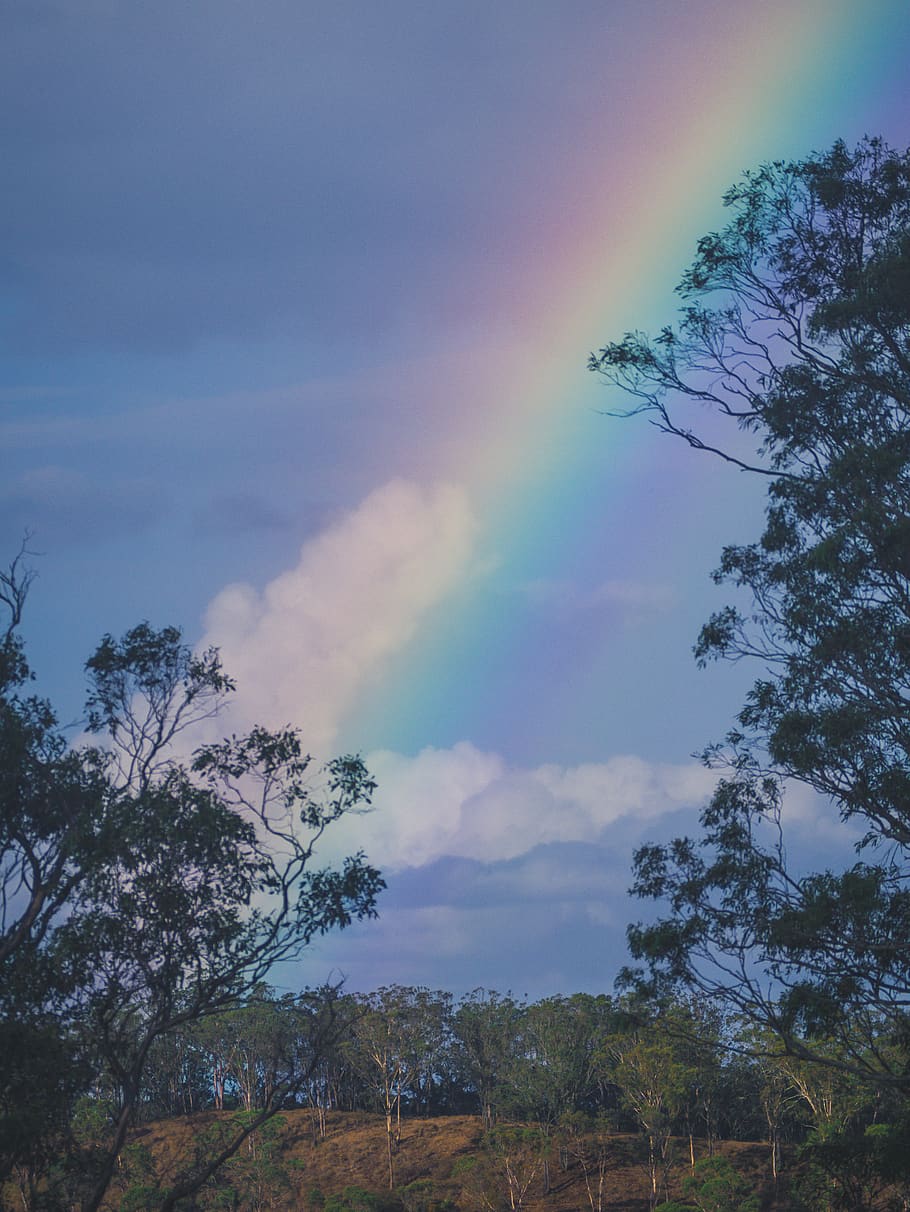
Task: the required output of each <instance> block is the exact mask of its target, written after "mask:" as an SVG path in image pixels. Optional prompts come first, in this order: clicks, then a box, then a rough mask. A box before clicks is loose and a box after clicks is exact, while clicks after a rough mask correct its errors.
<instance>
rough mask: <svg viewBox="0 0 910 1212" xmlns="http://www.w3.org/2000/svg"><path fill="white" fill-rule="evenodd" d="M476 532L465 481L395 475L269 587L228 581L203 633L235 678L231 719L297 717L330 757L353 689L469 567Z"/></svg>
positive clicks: (269, 721)
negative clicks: (435, 482)
mask: <svg viewBox="0 0 910 1212" xmlns="http://www.w3.org/2000/svg"><path fill="white" fill-rule="evenodd" d="M476 531H477V524H476V521H475V519H474V517H473V514H472V511H471V507H470V504H469V502H468V499H467V496H466V494H465V493H464V492H463V491H462V490H461V489H460V488H457V487H455V486H453V485H439V486H436V487H433V488H422V487H420V486H418V485H416V484H413V483H409V482H406V481H403V480H395V481H392V482H390V483H388V484H385V485H384V486H383V487H381V488H378V489H377V490H376V491H375V492H373V493H371V494H370V495H369V496H368V497H367V498H366V499H365V500H364V501H363V502H362V503H361V504H360V505H359V506H358V507H357V508H356V509H353V510H351V511H350V512H349V513H346V514H345V515H344V516H342V517H341V518H340V519H339V520H338V521H336V522H335V523H334V524H333V525H330V526H329V527H328V528H327V529H326V530H324V531H323V532H322V533H320V534H318V535H316V536H315V537H314V538H312V539H310V540H309V541H308V542H306V543H304V545H303V547H302V548H301V551H300V557H299V559H298V562H297V565H296V567H294V568H292V569H290V570H289V571H288V572H285V573H282V575H281V576H278V577H276V578H275V579H274V580H273V581H271V582H270V583H269V584H268V585H266V587H265V589H263V590H262V592H258V591H257V590H256V589H254V588H253V587H252V586H250V585H247V584H242V583H238V584H234V585H228V586H227V587H226V588H225V589H223V590H222V591H221V592H220V593H219V594H218V596H217V597H216V598H215V599H214V600H213V601H212V603H211V605H210V606H209V609H208V611H207V613H206V620H205V625H206V632H205V636H204V638H203V641H202V643H203V646H207V645H209V644H215V645H217V646H218V647H219V648H220V649H221V652H222V656H223V658H224V663H225V667H226V668H227V669H228V670H230V672H231V674H232V676H233V677H235V678H236V680H237V684H238V691H239V693H238V695H237V702H236V703H235V704H234V705H232V708H231V716H230V722H231V725H232V726H233V727H242V726H244V725H245V724H249V723H252V722H254V721H255V722H257V723H262V724H266V725H268V726H271V727H281V726H283V725H285V724H288V723H293V724H294V726H295V727H298V728H300V730H301V732H302V734H303V737H304V740H305V743H306V745H307V747H308V748H309V749H310V750H311V751H312V752H313V753H314V754H318V755H319V756H320V757H323V758H325V757H328V756H330V755H331V753H332V748H333V745H334V742H335V737H336V735H337V732H338V728H339V726H340V724H341V722H342V721H343V719H344V717H345V715H346V713H347V712H348V711H349V710H350V708H351V707H352V706H353V705H354V704H355V701H356V699H357V696H358V694H359V693H360V692H362V691H363V690H364V689H365V687H366V686H367V685H368V684H369V683H370V682H371V681H372V680H373V679H375V678H376V677H377V676H378V675H379V673H380V672H381V670H382V668H383V665H384V663H385V662H386V661H387V659H388V658H389V657H390V656H391V655H392V654H393V653H395V652H397V651H399V650H400V649H401V648H402V647H403V646H404V645H405V644H407V642H408V641H409V640H410V639H411V638H412V636H413V635H414V634H415V632H416V630H417V628H418V627H419V625H420V623H421V621H422V620H423V619H424V617H425V616H426V615H427V613H428V612H429V611H430V610H432V608H433V607H435V606H437V605H438V604H439V603H441V602H442V601H443V600H444V599H445V597H446V595H447V594H448V593H449V592H450V591H451V590H452V589H453V588H454V587H455V586H456V585H458V584H460V583H461V582H462V580H463V578H464V577H465V576H467V575H470V571H471V567H472V554H473V549H474V540H475V535H476Z"/></svg>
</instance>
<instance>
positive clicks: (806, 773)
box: [591, 139, 910, 1091]
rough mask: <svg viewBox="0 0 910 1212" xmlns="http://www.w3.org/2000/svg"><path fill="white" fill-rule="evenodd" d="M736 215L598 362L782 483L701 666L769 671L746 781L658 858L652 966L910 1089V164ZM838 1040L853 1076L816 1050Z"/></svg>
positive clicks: (723, 749)
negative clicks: (805, 865)
mask: <svg viewBox="0 0 910 1212" xmlns="http://www.w3.org/2000/svg"><path fill="white" fill-rule="evenodd" d="M725 202H726V204H727V206H728V208H729V210H730V212H731V218H730V221H729V223H728V224H727V226H726V227H725V228H724V229H723V230H722V231H720V232H718V233H712V234H710V235H707V236H705V237H704V238H703V239H702V240H700V241H699V244H698V249H697V254H696V257H695V260H694V262H693V264H692V267H691V268H690V269H689V271H688V272H687V273H686V274H685V276H684V278H683V280H682V283H681V285H680V288H679V290H680V293H681V296H682V299H683V307H682V310H681V318H680V322H679V324H678V325H677V326H675V327H669V326H668V327H666V328H664V329H663V330H662V331H661V332H660V333H659V334H658V335H657V336H656V337H655V338H654V339H653V340H652V339H649V338H647V337H646V336H644V335H642V334H641V333H628V334H626V336H625V337H624V338H623V339H622V340H621V341H618V342H614V343H610V344H607V345H605V346H604V348H603V349H602V350H600V352H599V353H597V354H596V355H593V356H592V359H591V365H592V367H593V368H594V369H595V370H597V371H599V372H600V373H602V374H603V375H604V376H605V377H606V378H607V379H608V380H609V381H610V382H611V383H612V384H614V385H618V386H619V387H620V388H622V389H624V390H625V392H627V393H631V396H632V397H633V403H632V406H631V408H628V409H626V410H624V411H625V412H626V414H628V413H630V412H631V413H639V414H642V415H644V416H645V417H646V418H647V419H648V420H650V421H651V422H652V423H653V424H655V425H656V426H657V427H658V429H661V430H664V431H666V432H669V433H671V434H675V435H677V436H679V437H681V438H682V439H683V440H684V441H686V442H687V443H688V444H689V445H690V446H691V447H693V448H695V449H697V450H707V451H713V452H714V453H715V454H718V455H720V456H721V457H722V458H724V459H725V460H727V461H728V462H730V463H732V464H734V465H736V466H739V467H741V468H744V469H746V470H748V471H750V472H754V473H755V474H757V475H760V476H762V477H764V479H765V481H766V484H767V512H766V524H765V528H764V531H763V533H762V534H761V536H760V538H759V539H758V540H757V541H756V542H754V543H750V544H746V545H742V546H730V547H727V548H726V549H725V550H724V552H723V555H722V557H721V562H720V567H719V569H718V571H717V573H716V574H715V578H716V580H717V581H718V582H721V583H727V584H730V585H732V586H734V587H735V589H737V590H738V591H741V595H746V596H747V597H751V607H747V608H744V609H740V608H738V607H734V606H729V607H727V608H724V609H722V610H720V611H718V612H717V613H716V614H715V615H714V616H713V617H712V618H711V619H710V620H709V622H708V623H707V624H706V625H705V627H704V628H703V630H702V632H701V635H700V637H699V640H698V643H697V645H696V656H697V658H698V660H699V662H700V663H704V662H706V661H708V660H710V659H713V658H726V659H730V660H739V659H747V660H753V661H755V662H756V663H757V665H758V667H759V670H760V672H759V674H758V677H757V680H756V681H755V683H754V685H753V687H752V689H751V690H750V692H749V693H748V696H747V699H746V702H745V705H744V706H743V708H742V710H741V711H740V713H739V715H738V717H737V721H736V724H735V726H734V727H733V728H732V730H731V731H730V733H729V734H728V736H727V738H726V742H725V743H724V744H723V745H720V746H711V747H709V748H708V750H707V751H706V754H705V757H706V760H707V761H708V762H709V763H711V764H716V765H719V766H720V767H721V769H722V770H723V772H724V777H722V778H721V780H720V782H719V784H718V788H717V791H716V793H715V794H714V796H713V798H712V799H711V801H710V803H709V805H708V807H707V808H706V809H705V811H704V813H703V814H702V820H701V823H702V833H701V836H699V837H695V838H692V837H683V838H678V839H676V840H675V841H673V842H671V843H670V844H668V845H650V846H645V847H644V848H642V849H641V850H640V851H639V853H638V854H637V856H636V874H635V891H636V892H637V893H638V895H639V896H642V897H645V898H649V899H656V900H659V901H661V902H663V903H664V904H665V905H666V906H667V909H668V911H667V912H666V913H665V914H664V915H663V916H662V918H661V919H660V920H659V921H657V922H656V923H653V924H650V925H638V926H635V927H633V928H632V929H631V930H630V944H631V948H632V951H633V955H634V956H635V957H636V958H637V959H639V960H641V961H644V963H645V965H646V967H647V970H648V972H649V974H650V977H651V978H652V980H654V981H656V982H657V984H658V985H664V986H666V985H669V986H670V987H674V988H677V987H679V986H682V987H684V988H687V989H689V990H692V991H695V992H697V993H699V994H700V995H704V994H709V995H711V996H716V997H719V998H721V999H723V1000H724V1002H725V1003H726V1004H727V1005H728V1006H730V1007H732V1008H733V1009H734V1010H736V1011H738V1012H740V1013H742V1014H744V1015H746V1016H747V1017H748V1018H750V1019H752V1020H753V1021H755V1022H757V1023H760V1024H765V1025H767V1026H769V1027H770V1028H771V1029H772V1030H773V1031H774V1033H775V1036H776V1039H777V1040H778V1041H779V1042H778V1046H779V1047H781V1048H782V1049H783V1050H784V1051H786V1052H790V1053H792V1054H794V1055H796V1056H798V1057H802V1058H804V1059H811V1058H815V1059H816V1060H819V1061H822V1062H826V1063H829V1064H834V1065H840V1066H844V1065H846V1066H848V1067H850V1068H852V1069H854V1070H855V1071H857V1072H860V1073H866V1074H868V1075H870V1076H872V1077H873V1078H875V1079H876V1080H878V1081H880V1082H885V1083H893V1084H895V1085H896V1086H898V1087H900V1088H901V1089H903V1090H905V1091H907V1090H910V1079H908V1072H910V1070H908V1067H907V1065H906V1050H905V1049H904V1050H903V1053H902V1054H898V1053H895V1051H893V1050H891V1049H889V1048H887V1047H884V1048H883V1047H882V1043H883V1041H884V1040H885V1039H887V1038H890V1039H891V1040H892V1041H896V1040H906V1038H907V1029H908V1025H910V1019H908V1010H910V941H908V940H910V555H908V553H910V154H908V153H903V152H897V151H894V150H891V149H890V148H888V147H887V146H885V145H884V144H883V143H882V142H881V141H880V140H877V139H866V140H864V141H863V142H862V143H861V144H860V145H859V146H858V147H857V148H856V149H855V150H853V151H851V150H849V149H848V148H847V147H846V146H845V145H844V144H843V143H837V144H835V145H834V147H833V148H832V149H831V150H830V151H829V152H827V153H825V154H823V155H813V156H810V157H809V158H807V159H805V160H802V161H799V162H796V163H773V164H767V165H765V166H763V167H762V168H760V169H759V170H757V171H755V172H751V173H747V174H746V175H745V177H744V178H743V180H742V181H741V183H740V184H738V185H736V186H734V187H733V188H732V189H731V190H730V191H729V192H728V193H727V195H726V198H725ZM691 405H698V406H699V409H700V413H701V416H702V418H703V420H704V418H705V417H706V416H708V418H709V419H708V423H707V425H706V426H705V425H702V426H700V425H699V421H698V419H697V418H696V417H690V416H689V415H688V414H687V412H686V411H685V410H686V408H687V406H691ZM724 423H729V424H731V425H733V426H734V427H735V429H738V430H739V431H740V432H739V434H736V433H733V434H730V435H728V436H729V440H725V439H724V437H723V434H722V433H721V432H720V431H721V429H722V425H723V424H724ZM793 782H796V783H801V784H803V785H805V786H806V787H808V788H810V789H811V790H812V791H813V792H816V793H819V795H821V796H822V797H826V798H827V800H828V802H829V803H830V805H831V812H832V814H834V815H837V814H839V815H840V816H841V817H842V818H843V819H845V820H848V821H850V822H852V823H853V825H854V826H856V827H858V830H859V831H860V833H861V834H862V837H863V840H862V841H861V843H860V847H859V854H858V857H857V860H856V861H855V862H854V863H852V864H850V865H848V866H847V867H846V868H845V869H842V870H825V871H818V872H814V873H811V874H802V873H800V872H798V871H794V870H793V868H792V866H791V864H790V862H789V861H788V852H787V845H786V811H785V806H784V803H785V798H784V797H785V794H786V788H787V786H788V785H790V784H792V783H793ZM832 1037H835V1038H837V1039H838V1040H839V1044H840V1046H839V1048H838V1049H837V1051H836V1054H835V1057H832V1056H830V1055H828V1054H827V1053H826V1049H825V1048H819V1047H816V1046H815V1045H814V1043H813V1040H814V1039H831V1038H832Z"/></svg>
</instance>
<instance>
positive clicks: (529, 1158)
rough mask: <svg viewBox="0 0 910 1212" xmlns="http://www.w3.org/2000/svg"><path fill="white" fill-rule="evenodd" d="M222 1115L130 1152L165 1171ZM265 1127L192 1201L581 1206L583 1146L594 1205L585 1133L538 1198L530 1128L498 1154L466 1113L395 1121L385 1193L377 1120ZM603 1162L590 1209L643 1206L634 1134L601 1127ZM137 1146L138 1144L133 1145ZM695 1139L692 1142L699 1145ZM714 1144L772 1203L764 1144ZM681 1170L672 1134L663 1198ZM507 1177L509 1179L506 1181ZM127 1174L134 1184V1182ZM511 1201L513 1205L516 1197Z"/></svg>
mask: <svg viewBox="0 0 910 1212" xmlns="http://www.w3.org/2000/svg"><path fill="white" fill-rule="evenodd" d="M230 1118H231V1115H230V1113H223V1114H222V1115H220V1116H219V1114H218V1113H215V1112H206V1113H202V1114H199V1115H196V1116H191V1117H187V1118H184V1119H174V1120H166V1121H161V1122H158V1123H153V1124H149V1125H145V1126H144V1127H142V1128H141V1129H139V1131H138V1132H137V1135H136V1137H135V1140H134V1148H133V1150H132V1153H131V1156H132V1157H133V1158H134V1159H135V1158H136V1157H141V1154H142V1151H143V1149H148V1150H150V1151H151V1152H152V1154H153V1155H154V1156H155V1158H156V1161H157V1162H158V1163H159V1164H161V1165H162V1167H163V1170H164V1173H165V1174H166V1175H169V1174H174V1173H175V1172H176V1169H177V1168H178V1167H179V1166H180V1165H181V1163H183V1164H185V1163H186V1161H187V1160H188V1159H189V1158H191V1157H192V1156H193V1154H194V1152H195V1151H196V1150H197V1149H198V1148H199V1146H200V1141H203V1140H205V1139H206V1138H211V1137H212V1135H213V1134H216V1133H217V1131H218V1128H219V1124H223V1123H224V1121H226V1120H229V1119H230ZM281 1121H282V1122H281V1123H280V1125H279V1126H278V1127H277V1128H273V1130H272V1131H270V1132H267V1133H266V1134H265V1136H264V1137H262V1136H261V1137H260V1139H259V1140H257V1141H256V1142H254V1144H253V1146H252V1147H249V1148H247V1147H245V1148H244V1151H243V1152H242V1153H241V1154H240V1155H239V1156H238V1158H237V1159H235V1161H234V1162H233V1163H232V1164H231V1166H230V1167H229V1169H228V1171H227V1172H226V1173H224V1175H223V1178H222V1180H221V1181H220V1182H219V1184H218V1190H212V1191H210V1192H208V1193H207V1194H206V1195H205V1196H204V1197H203V1200H202V1201H201V1202H202V1203H203V1204H204V1205H205V1206H210V1207H215V1206H218V1207H234V1208H256V1209H260V1208H261V1209H264V1208H270V1209H275V1210H276V1212H284V1210H285V1209H287V1210H290V1209H295V1210H296V1209H300V1210H301V1212H309V1210H311V1209H312V1212H318V1209H320V1208H321V1207H323V1205H324V1204H325V1203H328V1204H329V1205H331V1204H332V1200H331V1197H332V1196H337V1195H340V1194H341V1193H342V1192H343V1191H344V1190H345V1189H346V1188H350V1187H357V1188H361V1189H362V1190H365V1191H368V1192H372V1193H373V1194H374V1195H375V1196H377V1197H378V1198H377V1200H376V1201H366V1200H363V1199H362V1198H360V1199H359V1200H358V1198H357V1197H353V1196H351V1197H349V1201H348V1202H346V1203H345V1202H336V1203H335V1204H334V1207H335V1208H338V1209H351V1210H352V1212H360V1210H361V1209H363V1212H369V1209H370V1208H372V1209H376V1210H381V1209H384V1208H388V1209H390V1210H391V1209H392V1208H397V1209H404V1212H443V1210H444V1209H458V1210H459V1212H475V1210H477V1209H482V1208H485V1207H486V1208H498V1207H505V1208H509V1207H511V1206H512V1205H513V1202H516V1201H518V1200H519V1199H520V1198H522V1197H521V1196H520V1194H519V1193H520V1191H521V1189H522V1188H523V1187H524V1186H525V1184H527V1188H526V1194H525V1195H524V1196H523V1202H522V1203H521V1205H520V1206H522V1207H524V1208H526V1209H528V1210H529V1212H534V1210H540V1212H543V1210H544V1209H546V1210H547V1212H576V1210H577V1212H583V1210H585V1209H590V1208H591V1207H592V1204H591V1202H590V1199H589V1196H588V1192H587V1189H586V1183H585V1172H584V1166H583V1163H582V1159H581V1155H582V1154H584V1153H585V1151H586V1149H587V1152H588V1156H587V1158H586V1159H585V1160H587V1162H588V1169H589V1174H588V1179H589V1182H590V1184H591V1191H592V1196H593V1199H594V1200H595V1205H594V1207H595V1209H596V1207H597V1203H596V1201H597V1198H598V1196H597V1186H598V1172H597V1171H598V1167H597V1165H596V1161H595V1159H594V1156H593V1142H592V1141H591V1139H590V1138H584V1137H582V1138H578V1140H577V1141H576V1142H575V1143H574V1145H572V1146H571V1147H570V1148H568V1149H563V1150H560V1149H559V1148H553V1149H552V1152H551V1155H550V1158H549V1173H550V1191H549V1194H547V1195H545V1194H544V1185H545V1173H544V1164H543V1161H542V1159H541V1155H540V1150H539V1148H538V1147H537V1141H536V1138H535V1135H534V1134H533V1133H531V1132H530V1131H529V1132H527V1133H525V1134H524V1135H523V1130H522V1129H507V1130H506V1138H505V1139H504V1140H503V1141H502V1142H500V1148H499V1149H498V1151H496V1150H492V1151H491V1150H490V1149H485V1148H484V1143H483V1134H482V1129H481V1122H480V1120H479V1119H478V1118H476V1117H473V1116H448V1117H441V1118H437V1119H411V1120H405V1121H403V1123H402V1128H401V1140H400V1144H399V1145H398V1148H397V1149H396V1150H395V1153H394V1158H393V1164H394V1178H395V1190H394V1192H393V1193H392V1192H390V1191H389V1183H388V1159H387V1149H386V1135H385V1123H384V1120H383V1119H382V1117H380V1116H376V1115H368V1114H365V1113H359V1112H355V1113H349V1114H345V1113H340V1112H336V1113H332V1114H330V1115H329V1116H328V1118H327V1124H326V1136H325V1138H324V1139H316V1138H315V1135H314V1122H313V1119H312V1117H311V1115H310V1113H309V1112H307V1111H302V1110H301V1111H289V1112H286V1113H284V1114H283V1116H282V1117H281ZM602 1144H603V1154H602V1156H603V1157H604V1159H605V1166H604V1177H603V1188H602V1204H601V1207H602V1212H646V1209H647V1208H648V1206H649V1204H648V1198H647V1197H648V1176H647V1170H646V1165H645V1160H644V1157H643V1155H642V1146H643V1141H642V1139H641V1138H639V1137H636V1136H626V1135H613V1136H610V1137H608V1138H605V1139H604V1140H603V1141H602ZM136 1146H138V1150H137V1149H136ZM699 1146H701V1147H699ZM718 1151H719V1152H720V1153H722V1154H723V1155H724V1156H727V1157H729V1158H730V1159H731V1160H732V1162H733V1164H734V1165H735V1167H736V1169H737V1170H738V1171H739V1172H740V1173H742V1174H744V1175H746V1176H747V1177H748V1178H749V1180H750V1183H751V1185H752V1187H753V1189H754V1190H757V1191H759V1192H760V1193H761V1194H762V1196H763V1207H765V1208H772V1207H775V1206H779V1207H781V1208H783V1207H785V1206H786V1204H785V1203H784V1202H781V1203H780V1204H778V1205H775V1203H774V1201H773V1199H771V1198H770V1196H771V1192H770V1190H769V1184H768V1181H767V1172H768V1168H767V1149H766V1148H765V1147H764V1146H762V1145H760V1144H738V1143H723V1144H722V1145H720V1146H719V1147H718ZM704 1152H705V1150H704V1146H703V1145H701V1142H696V1155H697V1156H703V1155H704ZM135 1165H136V1163H135V1160H134V1161H133V1162H132V1163H130V1162H129V1161H127V1165H126V1169H125V1171H124V1178H125V1180H126V1181H124V1183H123V1184H122V1185H121V1187H120V1191H119V1192H118V1193H117V1195H116V1196H115V1198H114V1199H113V1200H112V1202H111V1207H112V1208H116V1207H119V1206H120V1200H121V1198H122V1196H123V1194H125V1191H126V1188H127V1187H128V1186H129V1185H130V1183H129V1178H128V1172H129V1170H130V1169H131V1168H132V1169H133V1170H134V1177H133V1180H132V1181H133V1184H134V1186H133V1193H132V1198H128V1199H127V1201H126V1203H127V1204H128V1205H130V1206H132V1207H133V1208H137V1207H138V1206H139V1205H140V1203H141V1197H140V1187H141V1176H140V1175H139V1174H138V1173H137V1172H135ZM688 1172H689V1167H688V1142H687V1141H686V1142H684V1141H677V1142H675V1150H674V1165H673V1168H672V1171H671V1179H670V1194H671V1196H678V1195H679V1193H680V1182H681V1181H682V1178H683V1177H684V1175H686V1174H687V1173H688ZM510 1178H511V1182H510ZM137 1180H138V1181H137ZM516 1206H517V1203H516Z"/></svg>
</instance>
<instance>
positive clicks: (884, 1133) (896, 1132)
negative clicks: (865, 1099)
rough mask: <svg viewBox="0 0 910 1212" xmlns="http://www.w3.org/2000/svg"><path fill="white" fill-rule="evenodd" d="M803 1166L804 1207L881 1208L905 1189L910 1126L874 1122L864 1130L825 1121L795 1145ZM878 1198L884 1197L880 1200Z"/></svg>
mask: <svg viewBox="0 0 910 1212" xmlns="http://www.w3.org/2000/svg"><path fill="white" fill-rule="evenodd" d="M800 1157H801V1160H802V1161H803V1163H804V1165H805V1167H806V1168H805V1171H804V1173H803V1175H802V1177H801V1179H800V1182H799V1190H800V1192H801V1194H802V1195H803V1197H804V1198H805V1199H806V1201H807V1202H808V1203H809V1205H810V1206H819V1205H822V1204H825V1205H827V1206H828V1207H829V1208H831V1209H844V1210H845V1212H849V1210H850V1209H853V1208H867V1209H873V1208H882V1207H888V1206H892V1204H893V1200H894V1199H895V1198H901V1195H900V1192H901V1191H902V1192H903V1198H901V1204H902V1205H903V1204H904V1203H905V1202H906V1196H907V1194H908V1191H910V1131H908V1127H907V1125H906V1123H903V1122H899V1123H891V1124H885V1123H875V1124H870V1125H869V1126H868V1127H866V1128H865V1129H864V1130H857V1129H856V1128H838V1127H834V1126H827V1127H825V1128H821V1129H818V1130H816V1131H814V1132H813V1133H811V1134H810V1136H809V1138H808V1139H807V1140H806V1142H805V1143H804V1144H803V1146H802V1147H801V1149H800ZM883 1197H885V1199H884V1202H883Z"/></svg>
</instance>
